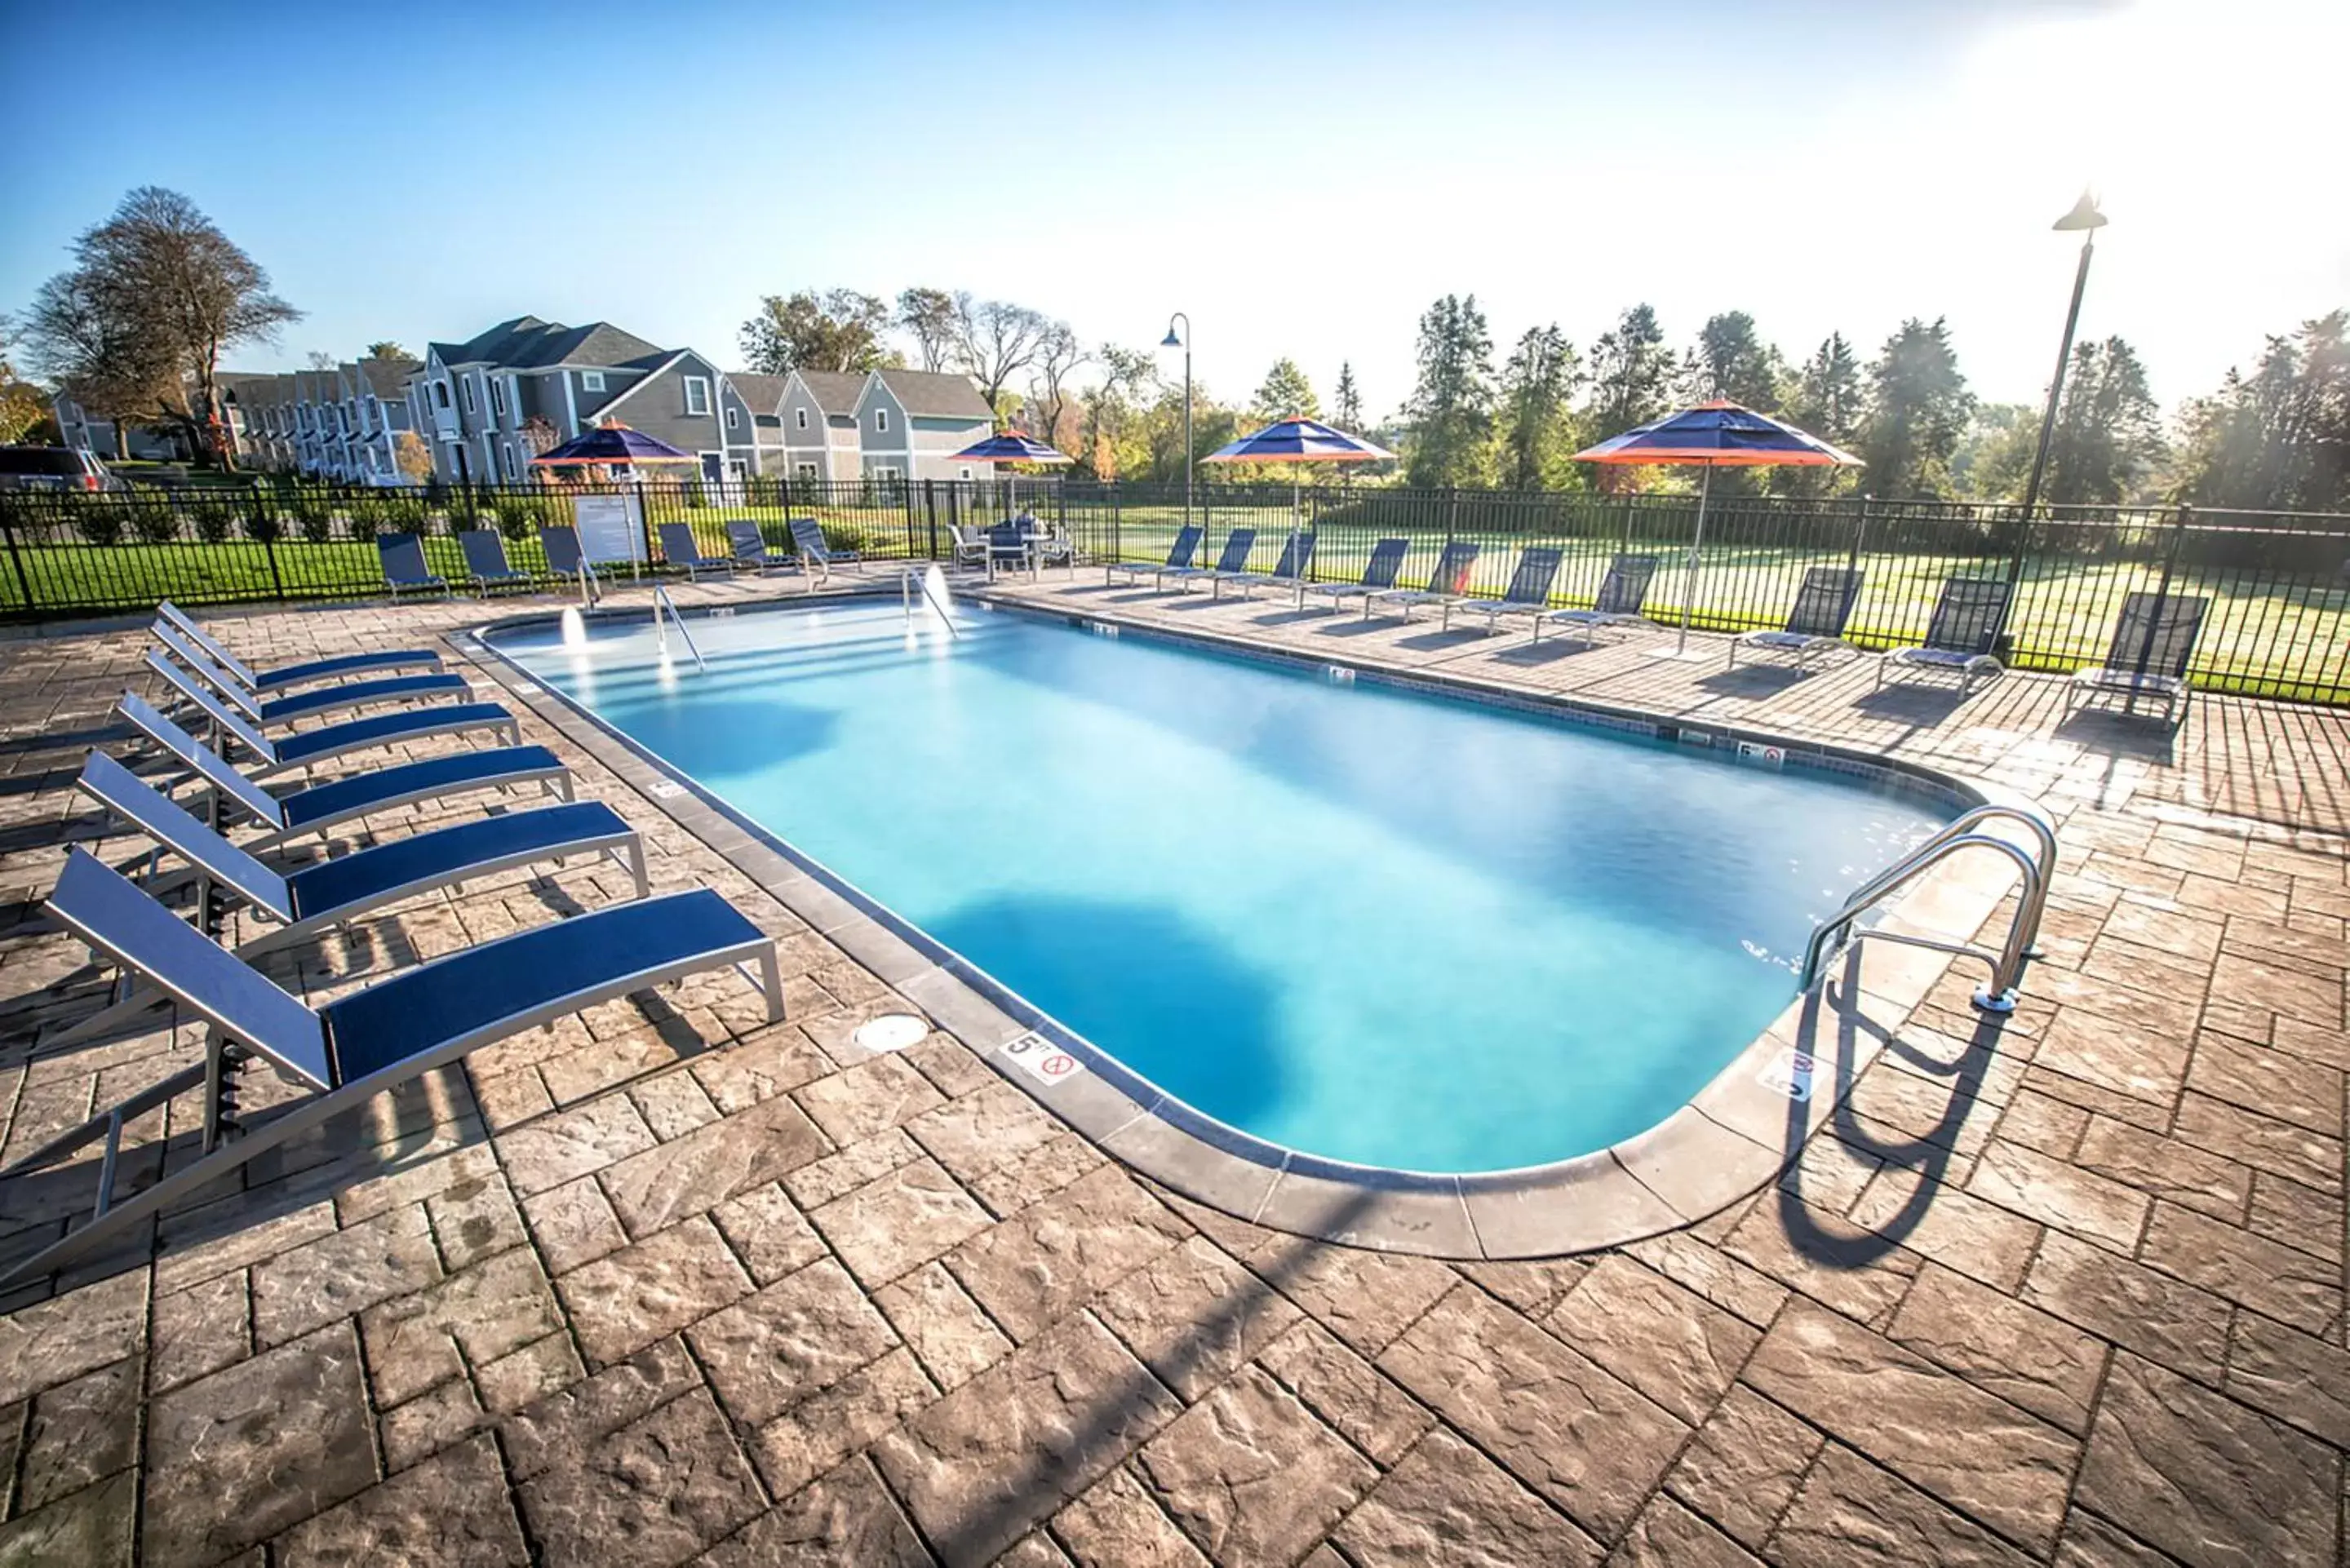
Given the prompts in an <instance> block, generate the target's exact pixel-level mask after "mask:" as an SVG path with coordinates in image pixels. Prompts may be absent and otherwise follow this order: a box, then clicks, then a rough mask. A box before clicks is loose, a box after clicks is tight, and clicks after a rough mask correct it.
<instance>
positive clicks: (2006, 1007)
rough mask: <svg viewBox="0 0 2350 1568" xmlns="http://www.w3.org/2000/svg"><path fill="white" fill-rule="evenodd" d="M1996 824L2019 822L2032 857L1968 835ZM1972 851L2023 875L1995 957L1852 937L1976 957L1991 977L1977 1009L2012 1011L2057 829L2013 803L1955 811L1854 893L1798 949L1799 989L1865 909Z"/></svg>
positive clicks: (1959, 947)
mask: <svg viewBox="0 0 2350 1568" xmlns="http://www.w3.org/2000/svg"><path fill="white" fill-rule="evenodd" d="M1995 819H2002V820H2007V821H2013V822H2021V823H2022V824H2023V825H2024V826H2027V827H2029V828H2030V829H2031V830H2032V832H2033V836H2034V837H2035V838H2036V839H2037V840H2038V841H2039V849H2040V853H2039V854H2038V855H2033V854H2032V853H2030V852H2028V851H2026V850H2025V849H2024V848H2023V846H2021V845H2018V844H2015V843H2013V842H2012V841H2010V840H2008V839H2005V838H1999V837H1995V836H1992V835H1991V834H1988V833H1979V832H1976V831H1974V829H1975V827H1976V826H1977V825H1978V824H1981V823H1984V822H1989V821H1992V820H1995ZM1977 847H1981V848H1985V849H1991V850H1995V851H1997V852H1998V853H2000V854H2002V855H2005V856H2006V857H2008V858H2009V859H2011V860H2012V861H2013V862H2015V865H2016V867H2017V868H2018V869H2019V870H2020V871H2022V874H2023V891H2022V896H2021V897H2020V898H2018V899H2017V900H2016V907H2015V914H2014V916H2013V918H2012V919H2010V920H2009V921H2008V925H2007V940H2005V941H2004V942H2002V944H2001V945H2000V950H1999V951H1998V952H1997V953H1995V954H1994V953H1993V952H1991V950H1989V949H1987V948H1981V947H1977V946H1975V945H1973V944H1972V943H1964V942H1960V943H1952V942H1939V941H1933V940H1928V939H1926V938H1922V937H1912V936H1908V935H1906V934H1903V933H1900V932H1895V931H1867V930H1864V931H1861V932H1859V933H1858V935H1860V936H1864V937H1866V936H1875V937H1877V938H1879V939H1881V940H1887V941H1900V942H1907V943H1909V944H1910V945H1912V946H1917V947H1927V948H1932V949H1935V950H1939V951H1944V952H1951V953H1957V954H1960V955H1961V956H1965V957H1970V958H1979V959H1981V960H1982V961H1985V962H1986V963H1988V964H1990V965H1991V983H1990V984H1989V985H1988V986H1986V987H1985V988H1984V989H1983V990H1981V991H1979V992H1976V993H1975V1003H1976V1005H1977V1006H1980V1007H1982V1008H1985V1009H1987V1010H1989V1011H1991V1012H2012V1011H2013V1010H2014V1007H2015V987H2016V981H2018V980H2019V979H2020V978H2021V977H2022V971H2023V961H2024V960H2025V959H2026V958H2028V957H2030V956H2032V954H2033V951H2034V947H2033V944H2034V943H2035V942H2036V941H2037V940H2039V936H2040V919H2041V916H2042V914H2043V912H2044V911H2045V909H2047V904H2048V884H2049V882H2050V880H2051V879H2052V878H2053V877H2054V874H2055V869H2056V830H2055V828H2054V826H2052V825H2051V824H2050V823H2049V821H2048V819H2047V818H2046V817H2045V816H2043V815H2040V814H2039V813H2038V812H2035V811H2032V810H2030V809H2028V808H2025V807H2022V806H2015V805H1997V804H1988V805H1979V806H1975V807H1973V808H1972V809H1971V810H1969V811H1966V812H1962V813H1960V815H1958V816H1957V817H1955V818H1953V819H1952V820H1951V821H1950V822H1949V823H1947V824H1945V825H1944V826H1942V827H1941V829H1940V830H1939V831H1938V832H1936V833H1935V834H1934V835H1933V836H1931V837H1929V838H1928V839H1927V840H1926V841H1925V842H1924V843H1922V844H1920V845H1918V846H1917V847H1916V848H1914V849H1912V850H1910V851H1909V852H1908V854H1907V855H1904V856H1903V857H1901V858H1900V859H1898V860H1897V861H1895V862H1894V863H1893V864H1892V865H1890V866H1888V867H1886V868H1885V869H1884V870H1882V871H1880V872H1878V873H1877V875H1876V876H1874V877H1870V878H1869V879H1868V880H1867V881H1866V882H1864V883H1862V884H1861V885H1860V886H1859V887H1858V888H1855V889H1853V891H1852V893H1851V895H1850V896H1849V897H1848V898H1846V899H1845V901H1844V903H1843V905H1842V906H1841V907H1839V908H1838V909H1837V910H1836V912H1835V914H1834V915H1832V916H1830V917H1829V918H1828V919H1826V920H1825V921H1823V922H1821V924H1820V925H1819V926H1818V927H1817V928H1815V929H1814V930H1813V932H1812V934H1811V938H1810V940H1808V941H1807V942H1806V943H1805V944H1804V967H1803V970H1802V972H1801V980H1802V986H1803V989H1804V990H1805V991H1808V990H1810V989H1811V988H1812V986H1813V984H1814V982H1815V981H1818V979H1819V975H1820V969H1821V966H1822V965H1823V963H1824V962H1825V960H1826V957H1827V954H1828V951H1829V950H1830V949H1831V948H1832V947H1833V946H1835V945H1836V944H1837V943H1838V942H1839V941H1840V940H1847V939H1848V938H1849V937H1850V935H1851V934H1852V929H1853V922H1854V921H1855V920H1856V919H1859V918H1860V916H1861V915H1862V914H1863V913H1865V912H1866V910H1867V909H1869V908H1870V907H1872V906H1873V905H1875V904H1877V903H1879V902H1881V901H1882V900H1883V899H1885V898H1887V897H1889V896H1891V895H1892V894H1893V893H1895V892H1897V891H1898V890H1899V889H1900V888H1904V887H1906V886H1908V884H1909V883H1910V882H1911V881H1914V880H1915V879H1916V878H1917V877H1918V876H1919V875H1920V874H1922V873H1923V872H1925V871H1926V870H1927V869H1928V868H1929V867H1933V866H1936V865H1939V864H1940V863H1941V862H1942V861H1943V860H1945V859H1947V858H1949V857H1950V856H1952V855H1955V854H1957V853H1958V852H1959V851H1960V850H1961V849H1971V848H1977Z"/></svg>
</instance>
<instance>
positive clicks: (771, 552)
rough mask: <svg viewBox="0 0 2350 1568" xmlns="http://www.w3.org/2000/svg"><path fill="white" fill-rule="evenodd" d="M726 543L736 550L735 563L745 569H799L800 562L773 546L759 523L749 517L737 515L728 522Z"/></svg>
mask: <svg viewBox="0 0 2350 1568" xmlns="http://www.w3.org/2000/svg"><path fill="white" fill-rule="evenodd" d="M726 543H727V545H728V546H729V547H730V548H732V549H733V552H734V564H735V565H736V566H740V567H742V568H743V569H744V570H745V571H752V572H795V571H797V570H799V563H798V562H797V561H796V560H795V559H793V558H792V557H791V556H786V555H785V554H784V553H783V552H782V551H780V550H777V549H775V548H774V547H773V546H771V545H769V544H768V543H767V535H765V534H764V532H762V531H761V530H760V527H759V524H756V523H755V522H754V521H752V520H751V519H750V518H748V517H737V518H735V519H734V520H733V522H731V523H729V524H726Z"/></svg>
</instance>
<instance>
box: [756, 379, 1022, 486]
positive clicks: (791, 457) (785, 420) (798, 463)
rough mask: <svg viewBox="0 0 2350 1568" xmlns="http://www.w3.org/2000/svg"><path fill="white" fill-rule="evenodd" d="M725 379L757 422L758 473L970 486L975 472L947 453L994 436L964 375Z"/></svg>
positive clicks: (982, 402)
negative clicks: (962, 481)
mask: <svg viewBox="0 0 2350 1568" xmlns="http://www.w3.org/2000/svg"><path fill="white" fill-rule="evenodd" d="M732 379H733V381H734V383H735V385H736V387H737V388H738V389H740V390H742V391H743V394H744V396H745V398H746V400H751V401H752V406H753V411H754V414H755V415H756V416H757V417H758V420H759V424H758V428H757V433H758V437H759V439H758V441H757V445H756V448H755V452H754V456H755V458H756V468H755V472H760V473H766V474H780V475H784V476H786V477H789V478H794V479H804V480H864V479H871V480H921V479H970V478H972V477H974V475H973V473H972V465H971V464H969V463H963V462H955V461H954V454H955V453H956V452H961V451H962V450H963V448H965V447H967V446H970V445H972V443H973V442H975V441H984V440H986V439H987V437H988V436H989V435H991V434H992V433H993V431H994V429H995V421H994V417H993V413H992V412H991V411H990V410H989V409H988V406H987V400H986V399H985V398H984V397H983V396H981V395H980V390H979V388H978V387H977V386H976V385H974V384H973V383H972V379H971V378H970V377H968V376H957V375H947V374H941V373H934V372H931V371H926V370H872V371H868V372H866V373H864V374H862V375H858V374H855V373H847V372H839V371H831V370H794V371H793V372H792V373H791V374H790V375H788V376H780V377H778V376H754V375H750V374H748V373H744V372H737V373H736V374H735V375H734V376H733V378H732ZM771 398H772V399H773V401H772V402H770V401H768V400H769V399H771ZM768 410H772V416H770V414H769V411H768ZM771 417H772V421H773V422H772V424H770V423H769V422H768V421H769V419H770V418H771ZM771 438H772V439H771Z"/></svg>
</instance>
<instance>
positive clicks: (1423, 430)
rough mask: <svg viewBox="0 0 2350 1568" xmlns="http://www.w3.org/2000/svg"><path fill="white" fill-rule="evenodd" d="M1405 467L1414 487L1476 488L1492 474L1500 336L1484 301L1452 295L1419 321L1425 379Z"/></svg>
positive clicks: (1414, 400) (1415, 392)
mask: <svg viewBox="0 0 2350 1568" xmlns="http://www.w3.org/2000/svg"><path fill="white" fill-rule="evenodd" d="M1404 414H1405V417H1406V418H1407V419H1409V421H1411V422H1412V427H1413V429H1412V441H1411V451H1410V453H1409V460H1408V462H1407V464H1406V467H1405V474H1406V477H1407V478H1408V479H1409V481H1410V483H1413V484H1419V485H1439V484H1477V483H1482V482H1483V481H1484V480H1485V479H1486V478H1487V477H1488V476H1489V474H1490V473H1491V472H1492V445H1493V337H1492V331H1491V330H1490V329H1489V328H1488V327H1486V325H1485V313H1484V312H1483V311H1482V310H1480V309H1478V308H1477V296H1475V295H1473V294H1471V295H1468V296H1455V295H1450V294H1448V295H1446V296H1444V297H1443V298H1441V299H1440V300H1438V301H1437V302H1436V303H1435V304H1434V305H1431V306H1429V307H1428V310H1427V313H1426V314H1424V315H1423V316H1421V317H1420V318H1419V381H1418V383H1417V384H1416V385H1415V386H1414V387H1413V389H1412V394H1411V400H1410V401H1409V402H1408V403H1406V404H1405V405H1404Z"/></svg>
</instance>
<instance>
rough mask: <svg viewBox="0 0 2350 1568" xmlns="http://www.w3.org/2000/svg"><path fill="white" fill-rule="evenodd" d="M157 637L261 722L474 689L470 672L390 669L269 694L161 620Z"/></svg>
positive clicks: (464, 695)
mask: <svg viewBox="0 0 2350 1568" xmlns="http://www.w3.org/2000/svg"><path fill="white" fill-rule="evenodd" d="M148 629H149V630H150V632H151V634H152V635H153V637H154V639H155V640H156V641H158V642H160V643H161V644H162V645H163V647H164V648H165V649H168V650H169V651H170V653H171V654H172V657H173V658H174V659H178V660H179V661H180V662H181V663H182V664H183V665H185V666H186V667H187V669H188V671H189V673H191V674H192V675H193V676H195V678H196V679H197V680H201V681H203V683H204V684H205V685H207V686H209V687H211V688H212V689H213V691H217V692H219V693H220V695H221V697H222V698H223V699H224V701H227V702H228V703H229V704H230V705H231V706H233V707H234V708H236V709H238V710H239V711H242V712H243V713H244V716H245V717H246V718H248V719H250V720H252V721H253V722H255V723H256V724H270V725H277V724H291V723H292V722H294V721H295V720H296V719H316V718H319V717H321V716H323V715H325V714H328V713H338V712H342V711H345V710H347V709H351V708H369V707H374V706H376V705H377V704H379V703H384V702H439V701H465V700H467V699H470V698H471V697H472V696H473V687H472V686H470V685H468V684H467V683H466V680H465V678H464V677H463V676H462V675H460V674H458V673H457V672H456V671H455V670H432V671H428V672H423V673H420V674H415V675H386V676H381V677H379V678H378V679H376V680H346V681H344V682H342V683H341V684H340V685H335V686H312V687H309V688H307V689H306V690H304V691H288V692H286V693H285V694H284V695H283V696H278V697H265V696H261V695H259V694H257V693H255V692H251V691H246V689H245V687H244V683H243V682H242V681H240V680H237V679H236V677H235V676H234V675H231V674H230V673H229V672H228V671H227V670H223V669H222V668H221V667H220V666H219V665H217V664H214V663H213V661H212V660H211V659H207V658H205V657H204V655H203V650H202V649H198V648H197V647H196V646H195V645H194V644H193V643H191V642H190V641H188V640H187V639H185V638H183V637H182V636H181V635H180V634H179V633H178V632H176V631H174V630H172V628H170V627H167V626H165V625H163V624H162V623H161V621H158V622H157V623H156V624H155V625H154V626H152V627H151V628H148Z"/></svg>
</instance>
